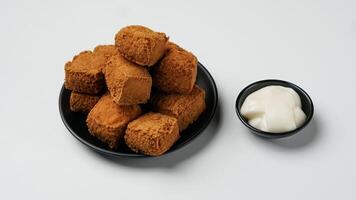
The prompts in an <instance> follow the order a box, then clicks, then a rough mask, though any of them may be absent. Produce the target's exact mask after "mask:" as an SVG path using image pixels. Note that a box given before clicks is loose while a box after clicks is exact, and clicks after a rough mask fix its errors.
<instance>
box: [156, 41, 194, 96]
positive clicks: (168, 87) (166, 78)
mask: <svg viewBox="0 0 356 200" xmlns="http://www.w3.org/2000/svg"><path fill="white" fill-rule="evenodd" d="M167 46H168V50H167V53H166V54H165V56H164V57H163V58H162V59H161V60H160V61H159V62H158V63H157V65H155V66H154V68H153V72H152V79H153V86H154V87H155V88H157V89H158V90H160V91H162V92H166V93H178V94H188V93H190V92H191V91H192V89H193V86H194V84H195V80H196V77H197V58H196V57H195V56H194V55H193V54H192V53H190V52H188V51H186V50H184V49H183V48H181V47H179V46H178V45H176V44H174V43H172V42H169V44H168V45H167Z"/></svg>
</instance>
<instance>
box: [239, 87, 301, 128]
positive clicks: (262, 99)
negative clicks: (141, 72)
mask: <svg viewBox="0 0 356 200" xmlns="http://www.w3.org/2000/svg"><path fill="white" fill-rule="evenodd" d="M240 111H241V114H242V116H243V117H245V118H246V119H248V123H249V124H250V125H251V126H253V127H255V128H257V129H259V130H262V131H265V132H270V133H276V134H278V133H283V132H287V131H292V130H294V129H296V128H298V127H300V126H301V125H302V124H303V123H304V122H305V119H306V115H305V113H304V112H303V110H302V104H301V100H300V97H299V95H298V93H297V92H295V91H294V90H293V89H292V88H289V87H283V86H278V85H272V86H266V87H263V88H261V89H259V90H257V91H255V92H253V93H251V94H250V95H248V96H247V97H246V99H245V101H244V102H243V104H242V107H241V109H240Z"/></svg>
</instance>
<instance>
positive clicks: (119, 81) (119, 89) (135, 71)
mask: <svg viewBox="0 0 356 200" xmlns="http://www.w3.org/2000/svg"><path fill="white" fill-rule="evenodd" d="M104 74H105V81H106V84H107V87H108V90H109V91H110V94H111V96H112V97H113V99H114V101H115V102H116V103H117V104H119V105H134V104H140V103H146V102H147V100H148V99H149V98H150V94H151V87H152V78H151V75H150V74H149V73H148V71H147V69H145V68H143V67H141V66H138V65H136V64H134V63H131V62H129V61H127V60H126V59H124V58H123V57H122V56H119V55H117V56H113V57H111V58H110V59H109V61H108V62H107V66H106V67H105V70H104Z"/></svg>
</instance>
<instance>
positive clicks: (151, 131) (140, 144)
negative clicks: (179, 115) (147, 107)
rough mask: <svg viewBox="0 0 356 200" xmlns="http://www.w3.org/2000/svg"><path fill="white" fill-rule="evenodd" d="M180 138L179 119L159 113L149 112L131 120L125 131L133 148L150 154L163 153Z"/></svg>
mask: <svg viewBox="0 0 356 200" xmlns="http://www.w3.org/2000/svg"><path fill="white" fill-rule="evenodd" d="M178 138H179V128H178V122H177V119H176V118H174V117H170V116H167V115H163V114H159V113H147V114H145V115H143V116H141V117H139V118H137V119H136V120H134V121H132V122H130V123H129V125H128V126H127V129H126V133H125V142H126V144H127V146H128V147H129V148H130V149H131V150H133V151H135V152H141V153H143V154H146V155H150V156H159V155H162V154H163V153H165V152H166V151H167V150H168V149H170V148H171V146H172V145H173V144H174V143H175V142H176V141H177V140H178Z"/></svg>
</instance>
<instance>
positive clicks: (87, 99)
mask: <svg viewBox="0 0 356 200" xmlns="http://www.w3.org/2000/svg"><path fill="white" fill-rule="evenodd" d="M100 97H101V96H100V95H91V94H84V93H78V92H74V91H72V93H71V94H70V100H69V105H70V110H71V111H73V112H83V113H89V112H90V110H91V109H92V108H93V107H94V106H95V104H96V103H97V102H98V101H99V99H100Z"/></svg>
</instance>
